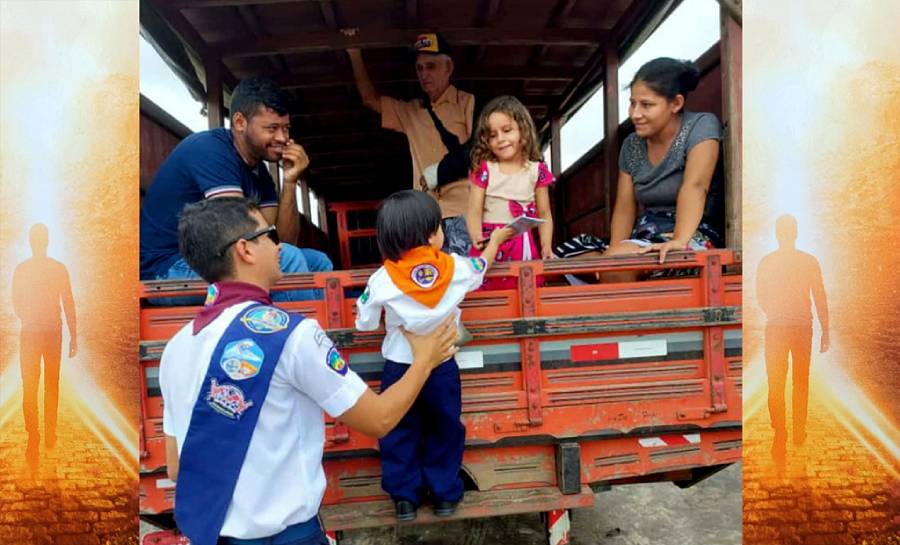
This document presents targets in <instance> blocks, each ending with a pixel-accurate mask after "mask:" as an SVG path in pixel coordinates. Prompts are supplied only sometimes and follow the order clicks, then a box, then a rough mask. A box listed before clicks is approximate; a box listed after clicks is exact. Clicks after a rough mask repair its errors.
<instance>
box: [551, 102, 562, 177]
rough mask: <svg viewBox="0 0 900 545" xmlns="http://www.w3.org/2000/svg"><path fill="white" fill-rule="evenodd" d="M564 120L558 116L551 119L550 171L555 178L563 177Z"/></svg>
mask: <svg viewBox="0 0 900 545" xmlns="http://www.w3.org/2000/svg"><path fill="white" fill-rule="evenodd" d="M561 129H562V118H561V117H560V116H558V115H555V116H553V118H551V119H550V169H551V171H552V172H553V176H554V177H556V178H559V177H560V176H561V175H562V140H561V138H562V137H561V136H560V130H561Z"/></svg>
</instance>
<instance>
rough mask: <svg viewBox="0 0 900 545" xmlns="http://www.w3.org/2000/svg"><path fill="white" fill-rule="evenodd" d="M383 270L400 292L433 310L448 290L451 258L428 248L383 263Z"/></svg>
mask: <svg viewBox="0 0 900 545" xmlns="http://www.w3.org/2000/svg"><path fill="white" fill-rule="evenodd" d="M384 269H385V270H386V271H387V273H388V275H389V276H390V277H391V280H393V281H394V285H395V286H397V288H398V289H399V290H400V291H402V292H403V293H405V294H406V295H408V296H409V297H412V298H413V299H415V300H416V301H418V302H419V303H422V304H423V305H425V306H426V307H428V308H434V307H436V306H437V304H438V303H440V302H441V298H442V297H443V296H444V292H446V291H447V288H448V287H450V280H452V279H453V258H452V257H450V256H449V255H447V254H445V253H444V252H441V251H440V250H435V249H434V248H432V247H431V246H419V247H418V248H413V249H412V250H409V251H408V252H406V253H405V254H403V257H401V258H400V260H399V261H391V260H387V261H385V262H384Z"/></svg>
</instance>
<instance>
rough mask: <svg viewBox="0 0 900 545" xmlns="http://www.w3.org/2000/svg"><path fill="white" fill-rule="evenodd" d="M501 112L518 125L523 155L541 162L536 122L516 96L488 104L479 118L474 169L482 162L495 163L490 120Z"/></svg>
mask: <svg viewBox="0 0 900 545" xmlns="http://www.w3.org/2000/svg"><path fill="white" fill-rule="evenodd" d="M497 112H501V113H504V114H506V115H508V116H509V117H511V118H512V119H513V120H514V121H515V122H516V125H518V126H519V133H521V138H522V140H521V142H522V155H523V157H522V158H523V159H525V160H526V161H541V160H543V157H542V156H541V148H540V144H539V143H538V138H537V129H535V127H534V121H533V120H532V119H531V114H530V113H529V112H528V108H526V107H525V105H524V104H522V103H521V102H519V99H517V98H516V97H514V96H509V95H504V96H499V97H497V98H495V99H493V100H491V101H490V102H488V103H487V104H486V105H485V106H484V109H483V110H481V115H480V116H478V122H477V123H476V124H475V130H474V131H473V132H474V134H475V145H474V146H473V148H472V168H473V169H476V168H478V165H480V164H481V162H482V161H493V160H494V152H492V151H491V145H490V139H491V127H490V126H489V125H488V120H489V119H490V117H491V114H493V113H497Z"/></svg>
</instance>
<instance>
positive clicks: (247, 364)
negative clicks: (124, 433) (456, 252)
mask: <svg viewBox="0 0 900 545" xmlns="http://www.w3.org/2000/svg"><path fill="white" fill-rule="evenodd" d="M178 236H179V249H180V251H181V253H182V255H183V257H184V258H185V260H186V261H187V262H188V264H189V265H190V266H191V267H192V268H194V270H196V271H198V273H200V275H201V276H202V277H203V278H204V279H205V280H207V281H209V282H211V285H210V290H209V297H208V298H207V304H206V305H205V306H204V307H203V309H202V310H201V311H200V312H199V313H198V314H197V316H196V317H195V319H194V320H193V321H192V322H191V323H189V324H188V325H186V326H185V327H184V328H183V329H181V330H180V331H179V332H178V333H177V334H176V335H175V336H174V337H173V338H172V340H171V341H170V342H169V343H168V345H167V346H166V349H165V352H164V353H163V356H162V360H161V362H160V376H159V380H160V388H161V390H162V395H163V400H164V413H163V430H164V432H165V434H166V454H167V465H168V472H169V476H170V477H171V478H172V479H175V480H177V485H176V498H175V517H176V522H177V523H178V526H179V528H180V529H181V530H182V532H184V533H185V534H186V535H187V536H188V537H189V538H190V539H191V542H192V543H193V544H194V545H216V544H224V545H255V544H263V543H265V544H269V543H278V544H285V545H288V544H289V545H307V544H309V545H313V544H320V543H326V541H325V537H324V534H323V533H322V529H321V526H320V524H319V521H318V517H317V514H318V510H319V505H320V502H321V500H322V497H323V495H324V491H325V475H324V471H323V469H322V451H323V448H324V438H325V427H324V420H323V414H322V411H323V409H324V410H325V411H326V412H328V413H329V414H330V415H331V416H332V417H334V418H339V419H340V420H341V421H343V422H344V423H346V424H347V425H348V426H350V427H351V428H353V429H355V430H357V431H360V432H362V433H365V434H367V435H371V436H375V437H382V436H384V435H385V434H386V433H387V432H388V431H389V430H390V429H391V428H393V427H394V426H395V425H396V423H397V422H398V421H399V420H400V418H401V417H402V416H403V414H404V413H406V411H407V410H408V409H409V407H410V406H411V405H412V403H413V400H414V399H415V398H416V396H417V395H418V393H419V391H420V390H421V388H422V385H423V384H424V383H425V381H426V379H427V378H428V376H429V375H430V373H431V370H432V368H433V367H435V366H436V365H437V364H439V363H440V362H442V361H444V360H446V359H447V358H448V357H451V356H452V355H453V353H454V352H455V350H456V349H455V348H453V347H452V342H453V339H454V337H455V334H456V328H455V324H454V323H453V320H448V321H447V322H446V323H444V324H443V325H439V327H438V328H437V329H436V330H435V331H434V332H432V333H431V334H429V335H426V336H423V337H419V336H416V335H410V336H409V337H408V339H409V343H410V345H411V346H412V352H413V358H412V359H413V364H412V365H411V367H410V370H411V372H410V373H407V374H406V376H405V377H404V379H403V381H402V382H398V383H397V385H396V386H399V387H395V388H392V389H391V391H389V392H384V393H382V394H381V395H377V394H375V393H374V392H372V391H371V390H370V389H368V388H367V386H366V384H365V383H364V382H363V381H362V380H361V379H360V378H359V376H357V375H356V373H354V372H353V371H352V370H351V369H350V368H349V365H348V364H347V363H346V361H345V360H344V359H343V358H342V357H341V354H340V352H338V350H337V349H336V348H335V346H334V344H333V343H332V341H331V340H329V339H328V336H327V335H326V334H325V332H324V331H323V330H322V329H321V327H320V326H319V324H318V323H317V322H316V321H315V320H312V319H304V318H303V316H302V315H300V314H298V313H287V312H285V311H283V310H281V309H279V308H277V307H274V306H271V305H272V302H271V299H270V297H269V289H270V288H271V287H272V286H273V285H274V284H275V282H276V281H277V280H278V279H279V278H281V271H280V269H279V266H278V263H279V260H278V257H279V251H280V245H279V241H278V236H277V233H276V231H275V227H274V226H270V225H269V224H268V223H267V222H266V220H265V218H264V217H263V215H262V214H261V213H260V210H259V208H258V206H257V205H255V204H254V203H253V202H251V201H248V200H246V199H244V198H228V197H226V198H219V199H210V200H205V201H201V202H199V203H197V204H193V205H189V206H187V207H186V208H185V210H184V212H183V214H182V217H181V220H180V222H179V229H178Z"/></svg>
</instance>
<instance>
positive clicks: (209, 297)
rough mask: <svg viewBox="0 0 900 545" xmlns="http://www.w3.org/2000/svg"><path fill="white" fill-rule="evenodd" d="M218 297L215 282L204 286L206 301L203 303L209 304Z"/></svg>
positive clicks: (217, 288)
mask: <svg viewBox="0 0 900 545" xmlns="http://www.w3.org/2000/svg"><path fill="white" fill-rule="evenodd" d="M218 298H219V286H217V285H215V284H210V285H209V287H208V288H206V302H205V303H203V304H204V305H207V306H208V305H211V304H213V303H215V302H216V299H218Z"/></svg>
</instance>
